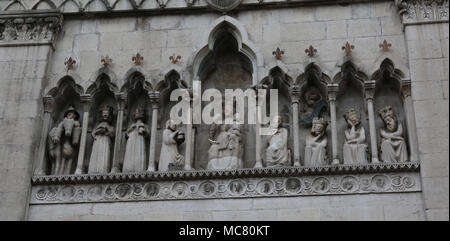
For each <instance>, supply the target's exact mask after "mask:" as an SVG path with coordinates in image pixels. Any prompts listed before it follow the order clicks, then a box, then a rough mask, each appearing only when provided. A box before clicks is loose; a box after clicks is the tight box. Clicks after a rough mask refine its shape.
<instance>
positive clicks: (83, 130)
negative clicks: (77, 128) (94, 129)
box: [75, 95, 91, 174]
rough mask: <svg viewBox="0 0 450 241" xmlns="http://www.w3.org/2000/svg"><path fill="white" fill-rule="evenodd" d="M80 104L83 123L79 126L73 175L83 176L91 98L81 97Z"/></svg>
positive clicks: (87, 96) (88, 96)
mask: <svg viewBox="0 0 450 241" xmlns="http://www.w3.org/2000/svg"><path fill="white" fill-rule="evenodd" d="M81 103H83V123H82V124H81V141H80V149H79V150H78V160H77V169H76V170H75V174H83V162H84V155H85V152H86V139H87V130H88V124H89V110H90V108H91V96H90V95H82V96H81Z"/></svg>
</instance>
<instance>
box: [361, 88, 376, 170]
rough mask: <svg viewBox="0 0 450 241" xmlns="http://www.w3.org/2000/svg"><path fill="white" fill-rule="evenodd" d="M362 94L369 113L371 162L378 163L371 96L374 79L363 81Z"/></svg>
mask: <svg viewBox="0 0 450 241" xmlns="http://www.w3.org/2000/svg"><path fill="white" fill-rule="evenodd" d="M364 95H365V98H366V101H367V112H368V113H369V131H370V148H371V152H372V164H375V163H380V161H379V160H378V147H377V131H376V129H375V111H374V108H373V97H374V95H375V80H370V81H366V82H365V83H364Z"/></svg>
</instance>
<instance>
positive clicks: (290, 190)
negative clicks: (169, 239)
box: [0, 0, 449, 220]
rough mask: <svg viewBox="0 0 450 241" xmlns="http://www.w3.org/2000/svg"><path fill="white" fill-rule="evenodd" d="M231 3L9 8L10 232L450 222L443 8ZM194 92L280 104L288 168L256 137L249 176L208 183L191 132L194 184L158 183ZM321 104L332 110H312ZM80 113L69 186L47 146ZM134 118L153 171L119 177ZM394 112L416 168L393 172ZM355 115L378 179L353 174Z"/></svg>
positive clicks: (5, 204) (178, 179)
mask: <svg viewBox="0 0 450 241" xmlns="http://www.w3.org/2000/svg"><path fill="white" fill-rule="evenodd" d="M228 2H229V3H230V4H231V3H233V2H234V3H235V4H231V5H230V8H229V9H227V8H225V9H220V7H217V6H211V5H212V4H214V1H203V0H199V1H188V0H168V1H159V0H158V1H156V0H142V1H136V0H117V1H113V0H94V1H88V0H68V1H63V0H11V1H0V9H1V10H2V11H0V73H1V75H0V84H1V86H2V87H3V88H1V93H0V98H1V104H0V122H1V125H0V126H1V127H0V133H1V135H0V160H1V161H0V200H1V202H0V203H1V204H0V219H2V220H111V219H112V220H114V219H126V220H161V219H167V220H448V219H449V212H448V210H449V207H448V201H449V198H448V196H449V194H448V190H449V188H448V182H449V180H448V173H449V171H448V167H449V157H448V138H449V137H448V128H449V125H448V119H449V117H448V105H449V103H448V81H449V72H448V53H449V50H448V45H449V38H448V14H449V13H448V0H432V1H422V0H395V1H387V0H361V1H356V0H339V1H337V0H336V1H334V0H329V1H328V2H327V4H323V3H321V4H320V5H318V4H316V3H315V2H314V1H281V2H280V1H272V0H263V1H257V0H243V1H242V2H239V1H228ZM238 2H239V3H238ZM274 2H277V4H273V3H274ZM338 3H345V4H338ZM218 8H219V10H220V11H217V9H218ZM221 11H222V12H226V13H225V14H223V13H222V12H221ZM87 16H89V17H87ZM277 48H278V50H277ZM211 53H214V54H211ZM195 80H201V81H202V87H203V89H207V88H213V87H214V88H217V89H219V90H221V91H222V90H224V89H225V88H233V89H235V88H243V89H247V88H259V87H258V86H262V85H267V86H269V87H270V88H276V89H278V90H279V92H280V94H279V95H280V97H279V110H280V115H281V117H282V118H281V119H283V129H285V130H287V132H288V133H289V134H288V140H287V146H288V150H289V151H290V156H291V159H292V161H291V165H289V166H283V167H273V168H270V167H267V166H266V157H265V155H266V150H265V149H264V148H265V146H263V145H264V143H265V142H266V141H265V140H264V138H259V137H258V136H257V135H256V134H255V133H256V132H257V131H258V127H255V126H250V125H243V126H242V130H243V133H244V140H243V142H242V143H243V144H242V145H243V152H244V153H243V158H242V160H243V168H238V169H232V170H207V169H208V148H209V142H208V140H207V138H206V137H207V136H208V131H209V126H208V125H181V126H179V127H178V129H179V130H180V132H182V133H183V134H185V135H186V140H184V139H183V140H184V142H180V143H179V144H177V148H178V151H179V152H180V154H181V155H182V156H183V158H184V167H181V170H175V171H171V170H169V171H158V165H157V164H158V161H159V157H160V156H161V153H160V150H161V146H162V138H163V131H164V129H165V128H166V126H165V123H166V121H167V120H168V119H169V115H168V113H169V111H170V108H171V107H172V106H173V105H174V103H171V102H169V101H168V98H169V94H168V93H170V91H172V90H173V89H175V88H182V89H186V90H192V88H193V83H194V81H195ZM313 88H316V89H317V91H318V92H317V94H316V95H315V96H320V100H322V102H321V101H319V100H318V101H316V102H315V103H314V104H313V105H311V106H312V107H311V108H312V109H311V110H309V109H308V108H309V106H308V103H309V102H308V100H309V99H308V98H309V97H308V96H310V95H308V94H306V93H309V92H308V91H309V90H311V89H313ZM314 98H315V97H312V99H314ZM194 102H195V100H194ZM320 103H322V104H323V109H322V107H320V106H319V104H320ZM69 104H70V105H74V107H75V109H76V111H77V113H78V115H79V119H78V121H79V122H80V123H81V128H80V132H81V133H80V136H81V137H80V141H79V143H76V145H74V148H75V150H76V152H75V153H74V154H73V159H74V160H73V163H72V166H71V171H70V174H67V175H52V174H54V173H52V171H51V170H52V161H51V159H52V155H51V153H50V151H49V150H48V145H49V144H48V143H49V142H51V141H53V140H54V139H52V137H51V135H49V132H50V131H51V129H52V128H53V127H55V126H57V125H58V123H60V122H62V121H63V120H64V117H65V116H66V114H67V111H66V110H67V108H68V106H69ZM189 104H193V103H188V105H189ZM104 105H108V106H110V107H112V108H113V111H112V113H113V115H112V120H111V125H112V127H114V128H115V129H112V130H113V131H111V133H110V135H109V136H111V138H110V142H111V143H110V144H108V146H109V149H110V150H109V151H110V152H109V153H107V155H105V153H100V154H101V157H104V158H106V159H105V160H106V162H107V163H106V164H107V165H106V164H105V165H106V166H105V167H106V169H107V171H106V172H105V173H95V174H94V173H89V174H88V170H89V164H90V157H91V153H92V146H93V143H94V139H93V136H92V132H93V130H94V127H96V126H97V124H98V123H99V120H100V118H101V113H99V110H101V109H102V108H103V107H102V106H104ZM202 105H203V104H202ZM138 106H139V107H142V114H141V115H142V119H143V120H144V121H143V123H145V125H147V127H145V128H147V129H148V132H149V133H148V135H147V134H146V136H145V137H142V139H140V142H141V144H142V143H143V145H144V146H145V147H144V149H145V150H141V151H143V153H141V156H142V155H143V156H145V159H146V160H145V161H144V162H145V163H144V165H145V167H144V169H143V170H146V171H143V172H137V173H122V166H123V159H124V155H125V148H126V146H127V145H126V142H127V140H128V139H127V136H126V134H125V133H126V132H127V129H128V128H129V127H130V126H131V125H132V124H133V123H134V122H135V119H134V114H135V110H136V109H137V107H138ZM318 106H319V107H320V108H319V107H318ZM386 106H391V108H392V109H393V110H394V112H395V120H396V121H397V122H398V123H400V126H402V127H403V132H402V134H401V138H403V139H404V145H405V147H406V149H407V161H406V162H398V163H397V162H393V163H388V162H385V161H383V160H382V153H381V151H382V148H381V138H380V137H379V136H378V135H379V133H380V130H381V129H383V128H385V124H384V122H383V120H385V117H389V114H386V113H385V114H380V115H379V114H378V113H379V111H380V110H383V108H384V107H386ZM317 108H319V109H320V110H319V112H318V113H316V112H315V109H317ZM350 108H354V109H355V110H356V112H357V113H359V115H360V122H361V123H360V126H361V127H362V128H363V129H364V130H365V136H366V138H365V143H367V145H365V146H366V147H367V152H366V156H367V158H366V159H367V160H366V162H361V163H352V164H348V163H345V162H344V154H343V145H344V142H345V133H344V131H345V130H346V129H347V128H348V129H349V130H350V127H349V124H348V123H347V121H346V119H345V118H344V117H343V115H344V114H345V113H346V112H347V111H348V110H349V109H350ZM315 113H316V114H317V117H320V118H321V119H320V120H322V121H326V122H327V123H329V125H328V127H327V129H326V130H325V132H326V133H325V135H326V136H327V144H326V148H325V150H324V151H323V152H324V153H326V154H325V159H324V162H325V163H322V164H320V165H314V166H313V165H310V164H309V163H305V157H304V156H305V145H306V142H307V139H308V138H309V137H308V135H309V133H310V132H311V123H312V122H314V121H319V119H315V120H313V119H312V117H313V115H316V114H315ZM392 116H394V115H392ZM306 117H311V120H308V118H306ZM55 143H58V142H55ZM174 145H175V144H174ZM96 148H97V147H96ZM141 149H142V148H141ZM98 150H99V149H96V152H99V151H98ZM100 154H98V155H100ZM362 156H364V155H362ZM139 169H142V168H141V167H139ZM124 210H126V212H124Z"/></svg>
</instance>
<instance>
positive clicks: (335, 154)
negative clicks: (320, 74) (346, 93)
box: [327, 84, 340, 165]
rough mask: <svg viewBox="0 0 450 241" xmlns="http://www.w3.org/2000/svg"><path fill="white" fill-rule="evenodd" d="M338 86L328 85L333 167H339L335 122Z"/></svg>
mask: <svg viewBox="0 0 450 241" xmlns="http://www.w3.org/2000/svg"><path fill="white" fill-rule="evenodd" d="M338 89H339V86H338V84H328V85H327V90H328V101H329V102H330V117H331V152H332V159H333V160H332V162H331V164H333V165H339V164H340V161H339V156H338V140H337V139H338V138H337V122H336V95H337V92H338Z"/></svg>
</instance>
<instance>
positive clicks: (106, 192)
mask: <svg viewBox="0 0 450 241" xmlns="http://www.w3.org/2000/svg"><path fill="white" fill-rule="evenodd" d="M420 190H421V188H420V177H419V173H408V172H401V173H388V174H386V173H374V174H353V175H351V174H345V175H333V176H327V175H323V176H286V177H262V178H231V179H209V180H179V181H157V180H153V181H147V182H119V183H97V184H60V185H38V186H34V187H33V189H32V197H31V204H44V203H86V202H117V201H145V200H173V199H205V198H208V199H214V198H249V197H271V196H276V197H280V196H311V195H340V194H362V193H398V192H418V191H420Z"/></svg>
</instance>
